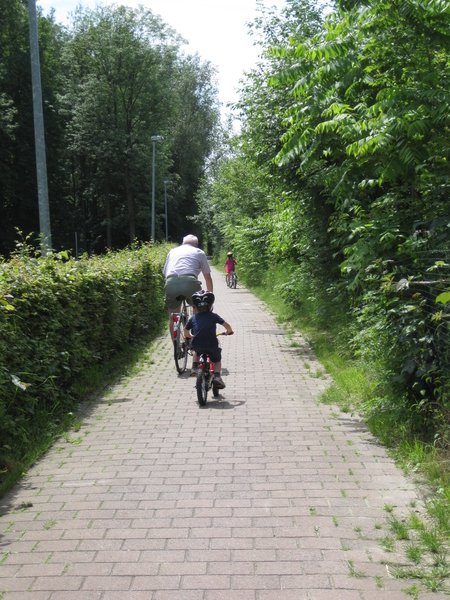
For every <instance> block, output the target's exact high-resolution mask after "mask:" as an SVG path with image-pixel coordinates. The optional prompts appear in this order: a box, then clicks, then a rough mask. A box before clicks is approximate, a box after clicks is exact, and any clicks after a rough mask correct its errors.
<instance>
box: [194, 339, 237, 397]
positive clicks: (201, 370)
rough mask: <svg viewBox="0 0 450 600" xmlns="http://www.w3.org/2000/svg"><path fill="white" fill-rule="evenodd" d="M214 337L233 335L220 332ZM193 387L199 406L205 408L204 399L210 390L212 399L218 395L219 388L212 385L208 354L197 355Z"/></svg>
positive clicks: (210, 363) (212, 365)
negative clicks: (195, 379)
mask: <svg viewBox="0 0 450 600" xmlns="http://www.w3.org/2000/svg"><path fill="white" fill-rule="evenodd" d="M216 335H217V336H219V335H233V334H231V333H228V334H227V333H226V332H225V331H221V332H220V333H217V334H216ZM195 387H196V389H197V400H198V403H199V405H200V406H205V404H206V398H207V396H208V392H209V390H210V389H212V393H213V396H214V398H217V396H218V395H219V389H221V388H217V387H216V386H215V385H214V363H212V362H211V359H210V357H209V354H199V357H198V373H197V381H196V383H195Z"/></svg>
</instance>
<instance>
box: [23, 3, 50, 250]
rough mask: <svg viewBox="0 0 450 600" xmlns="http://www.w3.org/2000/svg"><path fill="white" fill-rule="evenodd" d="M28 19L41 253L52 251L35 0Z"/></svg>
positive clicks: (29, 4)
mask: <svg viewBox="0 0 450 600" xmlns="http://www.w3.org/2000/svg"><path fill="white" fill-rule="evenodd" d="M28 13H29V19H30V50H31V82H32V88H33V116H34V142H35V148H36V175H37V188H38V203H39V229H40V232H41V247H42V252H43V254H48V253H50V252H51V251H52V233H51V229H50V209H49V204H48V183H47V162H46V158H45V135H44V112H43V108H42V86H41V67H40V63H39V41H38V30H37V18H36V0H28Z"/></svg>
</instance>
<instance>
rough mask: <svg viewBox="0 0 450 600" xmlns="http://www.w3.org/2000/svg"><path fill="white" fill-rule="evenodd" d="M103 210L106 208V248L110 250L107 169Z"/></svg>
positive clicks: (107, 172)
mask: <svg viewBox="0 0 450 600" xmlns="http://www.w3.org/2000/svg"><path fill="white" fill-rule="evenodd" d="M105 208H106V247H107V248H111V246H112V237H111V203H110V198H109V169H107V170H106V179H105Z"/></svg>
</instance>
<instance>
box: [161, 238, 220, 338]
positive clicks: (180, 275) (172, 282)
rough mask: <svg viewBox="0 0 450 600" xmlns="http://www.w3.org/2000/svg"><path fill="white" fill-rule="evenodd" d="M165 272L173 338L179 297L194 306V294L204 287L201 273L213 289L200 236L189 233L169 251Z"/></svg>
mask: <svg viewBox="0 0 450 600" xmlns="http://www.w3.org/2000/svg"><path fill="white" fill-rule="evenodd" d="M163 273H164V275H165V277H166V283H165V286H164V300H165V302H166V306H167V308H168V309H169V311H170V320H169V328H170V337H171V339H172V340H173V313H176V312H180V309H181V302H180V300H178V299H177V298H179V297H180V296H184V297H185V298H186V300H187V302H188V304H190V305H191V306H192V294H193V293H194V292H197V291H198V290H201V289H202V284H201V283H200V281H199V280H198V276H199V275H200V273H203V277H204V278H205V283H206V289H207V290H208V291H209V292H212V291H213V281H212V277H211V268H210V266H209V264H208V260H207V258H206V254H205V253H204V252H203V250H200V248H199V247H198V238H197V237H196V236H195V235H187V236H186V237H184V238H183V244H182V245H181V246H178V247H177V248H174V249H173V250H171V251H170V252H169V254H168V255H167V258H166V264H165V265H164V270H163Z"/></svg>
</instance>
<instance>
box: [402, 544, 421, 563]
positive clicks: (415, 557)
mask: <svg viewBox="0 0 450 600" xmlns="http://www.w3.org/2000/svg"><path fill="white" fill-rule="evenodd" d="M423 553H424V549H423V548H421V547H420V546H418V545H417V544H416V542H415V541H412V542H411V543H410V544H408V546H406V549H405V554H406V556H407V557H408V558H409V560H410V561H411V562H413V563H414V564H415V565H418V564H419V563H420V561H421V560H422V556H423Z"/></svg>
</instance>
